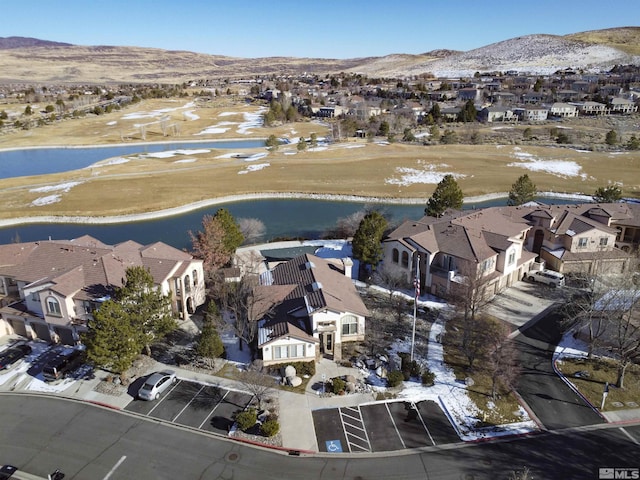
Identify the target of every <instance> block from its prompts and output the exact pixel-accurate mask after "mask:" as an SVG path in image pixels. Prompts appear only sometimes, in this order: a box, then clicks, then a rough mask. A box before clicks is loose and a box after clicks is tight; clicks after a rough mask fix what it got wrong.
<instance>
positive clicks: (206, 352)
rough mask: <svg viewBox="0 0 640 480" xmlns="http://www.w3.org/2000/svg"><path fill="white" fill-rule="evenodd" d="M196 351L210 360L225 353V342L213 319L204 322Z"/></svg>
mask: <svg viewBox="0 0 640 480" xmlns="http://www.w3.org/2000/svg"><path fill="white" fill-rule="evenodd" d="M211 303H213V302H211ZM196 353H197V354H198V355H199V356H201V357H203V358H205V359H206V360H207V361H208V362H211V361H212V360H213V359H214V358H220V357H221V356H222V354H223V353H224V344H223V343H222V339H221V338H220V335H219V334H218V330H217V329H216V326H215V324H214V323H213V322H212V321H209V320H207V321H205V322H204V324H203V326H202V332H201V333H200V339H199V340H198V346H197V347H196ZM210 365H211V363H210Z"/></svg>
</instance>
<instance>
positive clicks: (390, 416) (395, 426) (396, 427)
mask: <svg viewBox="0 0 640 480" xmlns="http://www.w3.org/2000/svg"><path fill="white" fill-rule="evenodd" d="M384 406H385V408H386V409H387V413H388V414H389V418H390V419H391V423H392V424H393V428H395V430H396V433H397V434H398V438H399V439H400V443H402V448H407V446H406V445H405V443H404V440H403V439H402V435H400V431H399V430H398V426H397V425H396V421H395V420H394V419H393V415H391V410H389V403H387V402H385V404H384Z"/></svg>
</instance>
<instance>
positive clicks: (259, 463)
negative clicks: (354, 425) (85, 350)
mask: <svg viewBox="0 0 640 480" xmlns="http://www.w3.org/2000/svg"><path fill="white" fill-rule="evenodd" d="M0 425H1V426H2V428H0V463H1V464H7V463H8V464H12V465H15V466H17V467H18V468H20V469H21V470H24V471H27V472H29V473H32V474H36V475H41V476H43V477H46V475H47V473H50V472H51V471H53V470H54V469H56V468H59V469H60V470H61V471H63V472H64V473H65V474H66V477H65V478H66V479H90V480H100V479H102V480H119V479H132V478H136V479H176V478H179V479H233V480H245V479H246V480H249V479H251V480H254V479H255V478H260V479H279V480H281V479H283V478H286V479H287V480H289V479H305V480H314V479H323V480H324V479H327V480H328V479H332V480H333V479H354V478H363V479H364V478H366V479H368V480H382V479H385V480H388V479H437V480H460V479H465V480H481V479H486V480H488V479H500V478H504V479H506V478H509V474H510V472H512V471H513V470H514V469H518V468H521V467H522V466H528V467H529V468H531V471H532V473H533V478H567V479H568V478H571V479H594V480H595V479H597V478H598V468H602V467H639V466H640V426H639V425H638V424H636V425H633V426H631V425H628V426H625V427H624V428H621V427H618V426H598V427H588V428H578V429H570V430H564V431H557V432H555V433H543V434H539V435H536V436H530V437H522V438H518V439H511V440H506V441H500V442H491V443H478V444H471V445H470V444H464V445H463V444H457V445H448V446H446V447H427V448H424V449H418V450H413V451H411V452H408V451H403V452H402V454H401V455H399V456H394V457H392V458H390V457H387V456H385V455H382V454H377V455H376V454H362V453H360V454H352V455H344V454H328V453H327V454H317V455H312V456H300V457H298V456H290V455H284V454H281V453H274V452H273V451H268V450H266V449H259V448H254V447H250V446H247V445H244V444H240V443H236V442H234V441H231V440H229V439H226V438H223V437H219V436H213V435H210V434H205V433H202V432H201V431H199V430H192V429H189V428H185V427H178V426H172V425H168V424H165V423H163V422H162V421H160V420H157V419H151V418H148V417H144V416H139V415H136V414H132V413H127V412H118V411H114V410H110V409H106V408H102V407H98V406H95V405H91V404H86V403H81V402H77V401H70V400H65V399H60V398H52V397H47V396H44V395H26V394H2V395H0Z"/></svg>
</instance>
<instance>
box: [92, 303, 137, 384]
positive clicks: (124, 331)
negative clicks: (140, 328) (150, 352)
mask: <svg viewBox="0 0 640 480" xmlns="http://www.w3.org/2000/svg"><path fill="white" fill-rule="evenodd" d="M81 338H82V343H83V344H84V345H85V346H86V352H87V360H88V361H89V362H91V363H92V364H94V365H95V366H97V367H101V368H105V369H107V370H110V371H113V372H116V373H122V372H124V371H125V370H127V369H128V368H129V367H130V366H131V365H132V364H133V361H134V360H135V358H136V357H137V356H138V355H139V354H140V352H142V348H143V345H142V343H141V342H140V337H139V335H138V332H137V330H136V328H135V326H134V324H133V322H132V320H131V318H130V317H129V316H128V315H127V312H126V310H125V309H124V308H123V306H122V305H121V304H120V303H118V302H117V301H115V300H107V301H105V302H103V303H102V305H100V308H99V309H98V310H97V311H95V312H94V313H93V318H92V319H90V320H89V321H88V322H87V331H86V332H85V333H83V334H82V335H81Z"/></svg>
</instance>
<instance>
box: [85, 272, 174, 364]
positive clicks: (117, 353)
mask: <svg viewBox="0 0 640 480" xmlns="http://www.w3.org/2000/svg"><path fill="white" fill-rule="evenodd" d="M125 275H126V278H125V280H124V284H123V286H122V287H120V288H117V289H116V291H115V295H114V297H113V298H112V299H109V300H107V301H105V302H103V303H102V305H100V308H99V309H98V310H97V311H96V312H94V314H93V319H91V320H89V321H88V322H87V326H88V330H87V332H86V333H85V334H83V335H82V340H83V343H84V344H85V345H86V347H87V358H88V359H89V360H90V361H91V362H93V363H94V364H95V365H96V366H98V367H104V368H107V369H110V370H113V371H115V372H117V373H122V372H124V371H125V370H126V369H127V368H129V367H130V366H131V364H132V363H133V361H134V360H135V358H136V357H137V356H138V355H139V354H140V353H141V352H142V350H143V349H145V350H146V351H147V354H150V353H151V352H150V351H151V343H153V342H154V341H155V340H157V339H159V338H162V337H163V336H165V335H166V334H167V333H169V332H170V331H172V330H173V329H175V328H176V323H175V320H174V319H173V316H172V313H171V303H170V299H169V297H168V296H165V295H163V294H162V292H161V291H159V290H158V289H157V288H156V287H155V285H154V283H153V277H152V276H151V274H150V273H149V271H148V270H146V269H145V268H144V267H142V266H134V267H129V268H127V271H126V274H125Z"/></svg>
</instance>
